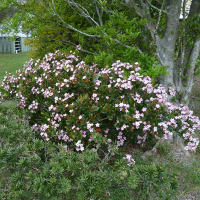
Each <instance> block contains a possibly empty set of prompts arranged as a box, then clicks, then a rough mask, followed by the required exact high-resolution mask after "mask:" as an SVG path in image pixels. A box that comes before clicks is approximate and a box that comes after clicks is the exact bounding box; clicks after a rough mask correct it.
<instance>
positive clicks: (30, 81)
mask: <svg viewBox="0 0 200 200" xmlns="http://www.w3.org/2000/svg"><path fill="white" fill-rule="evenodd" d="M139 70H140V67H139V66H138V63H135V64H134V65H131V64H129V63H122V62H120V61H117V62H115V63H114V64H113V65H112V66H111V67H106V68H103V69H98V67H97V66H95V65H94V66H87V65H86V63H85V62H83V61H79V59H78V57H76V56H75V54H73V53H71V54H70V55H65V54H63V53H60V52H59V51H57V52H55V53H50V54H48V55H46V56H45V57H44V58H43V59H42V60H36V61H34V60H32V59H31V60H30V61H29V62H28V63H26V64H25V68H24V70H23V71H18V72H17V75H16V76H13V75H10V74H7V75H6V76H5V78H4V80H3V82H2V83H1V88H0V92H1V93H0V94H1V97H2V98H10V97H15V98H17V99H18V100H19V107H20V108H22V109H27V110H28V111H29V118H30V124H31V126H32V128H33V130H35V131H37V132H38V133H39V134H40V136H41V137H43V138H44V139H45V140H47V141H49V140H50V141H51V140H53V141H59V142H62V143H65V144H64V145H65V146H66V149H73V150H77V151H83V150H84V149H85V147H86V145H91V146H93V145H94V140H93V135H94V134H97V133H98V134H101V135H103V137H105V138H106V140H107V142H106V143H107V144H108V143H110V142H111V141H114V142H116V144H117V145H118V146H122V145H124V143H125V142H132V143H138V144H140V145H142V146H145V145H149V146H152V145H153V144H155V142H156V141H157V140H159V139H161V138H165V139H171V138H173V137H174V136H175V134H179V135H180V136H181V137H182V138H183V139H184V140H185V142H186V147H185V149H187V150H192V151H195V150H196V148H197V146H198V144H199V140H198V139H197V138H196V137H195V134H196V132H197V131H198V130H199V129H200V121H199V118H198V117H196V116H194V115H193V113H192V111H190V110H189V109H188V107H186V106H184V105H180V106H178V105H175V104H173V103H170V102H168V101H167V97H168V94H167V92H166V91H165V89H164V88H163V87H162V86H161V85H160V86H158V87H156V88H155V87H154V86H153V85H152V82H151V78H150V77H148V76H143V75H141V74H140V73H139ZM169 93H170V95H174V94H175V91H174V90H173V89H172V88H171V89H170V91H169Z"/></svg>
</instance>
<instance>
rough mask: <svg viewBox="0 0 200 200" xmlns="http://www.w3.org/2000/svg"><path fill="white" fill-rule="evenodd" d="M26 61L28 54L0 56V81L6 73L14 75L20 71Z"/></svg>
mask: <svg viewBox="0 0 200 200" xmlns="http://www.w3.org/2000/svg"><path fill="white" fill-rule="evenodd" d="M28 60H29V55H28V53H20V54H0V80H2V79H3V77H4V75H5V72H6V71H7V72H10V73H13V74H14V73H15V72H16V70H18V69H22V67H23V65H24V63H25V62H26V61H28Z"/></svg>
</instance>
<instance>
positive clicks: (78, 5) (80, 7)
mask: <svg viewBox="0 0 200 200" xmlns="http://www.w3.org/2000/svg"><path fill="white" fill-rule="evenodd" d="M65 2H67V3H68V4H69V5H71V6H74V7H75V8H76V9H77V10H78V11H79V12H80V14H81V15H82V16H83V17H85V18H88V19H89V20H91V22H93V23H94V24H95V25H96V26H99V23H98V22H97V21H95V19H94V18H92V17H91V15H90V13H89V12H88V10H87V9H86V8H84V7H83V6H81V5H80V4H78V3H76V2H75V1H74V0H71V1H70V0H65Z"/></svg>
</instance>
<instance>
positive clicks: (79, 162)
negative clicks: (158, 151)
mask: <svg viewBox="0 0 200 200" xmlns="http://www.w3.org/2000/svg"><path fill="white" fill-rule="evenodd" d="M16 112H18V111H17V110H14V111H12V110H9V109H8V108H5V109H2V108H1V107H0V122H1V123H0V132H1V134H0V141H1V143H0V145H1V146H0V199H1V200H19V199H20V200H23V199H24V200H27V199H28V200H33V199H34V200H66V199H69V200H83V199H84V200H89V199H94V200H97V199H98V200H99V199H102V200H104V199H110V200H129V199H130V200H132V199H135V200H137V199H138V200H146V199H150V198H153V199H167V197H168V199H171V198H172V197H173V195H174V194H175V193H176V191H177V183H176V180H175V178H174V177H175V176H174V174H173V173H171V172H170V173H169V172H168V168H166V167H165V165H157V164H149V165H148V164H144V163H141V164H137V162H136V164H135V165H129V162H128V160H127V159H123V158H122V157H123V155H121V153H119V152H118V150H117V148H116V147H114V146H113V148H112V149H111V151H110V152H109V153H108V152H102V151H99V150H100V149H99V150H97V151H93V150H86V151H84V152H83V153H77V152H66V151H65V149H64V146H63V145H60V144H59V145H56V144H55V143H47V142H46V141H43V140H39V139H37V138H35V133H33V132H32V131H30V130H29V128H28V126H27V125H26V123H24V122H23V121H22V120H20V119H18V117H17V116H16V115H15V113H16ZM10 133H12V134H10ZM101 142H102V140H101V139H98V143H99V144H100V143H101ZM113 153H115V155H114V156H113V155H112V154H113Z"/></svg>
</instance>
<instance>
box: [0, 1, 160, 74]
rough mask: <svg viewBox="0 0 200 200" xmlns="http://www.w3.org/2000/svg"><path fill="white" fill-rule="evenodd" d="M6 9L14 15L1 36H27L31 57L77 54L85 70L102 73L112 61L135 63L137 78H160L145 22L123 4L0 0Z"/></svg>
mask: <svg viewBox="0 0 200 200" xmlns="http://www.w3.org/2000/svg"><path fill="white" fill-rule="evenodd" d="M36 2H37V3H36ZM52 2H54V3H52ZM36 4H37V6H35V5H36ZM12 6H13V7H15V8H16V9H15V10H16V11H17V12H16V13H15V15H14V16H13V17H11V18H8V19H7V20H6V22H5V24H6V25H5V28H4V30H5V31H10V30H11V31H13V29H14V30H15V31H16V32H18V30H19V27H21V29H22V31H23V32H24V33H31V35H32V37H31V38H29V40H28V44H29V45H30V46H31V47H32V56H34V57H37V58H38V57H39V58H42V57H43V56H44V55H45V54H46V53H49V52H55V51H56V50H58V49H59V50H62V51H68V52H69V51H70V50H73V51H74V50H76V49H79V50H80V53H79V55H80V57H81V58H82V59H83V58H84V60H85V61H86V62H87V63H89V64H92V63H93V62H94V63H97V64H100V65H101V66H102V67H104V66H106V65H111V64H112V63H113V62H114V61H115V60H118V59H120V60H121V61H123V62H132V61H133V60H137V61H138V62H141V63H143V65H142V70H143V73H146V74H148V75H150V76H153V77H156V76H158V75H159V74H161V73H163V72H164V69H163V68H161V67H160V66H159V63H158V62H157V61H156V59H155V56H154V55H153V53H154V51H155V49H154V47H153V44H152V41H151V39H150V38H149V33H148V31H147V30H146V29H145V27H144V24H145V23H146V20H144V19H140V18H139V17H138V16H137V15H136V14H135V12H134V11H133V10H129V9H127V7H126V6H125V5H124V4H123V2H117V1H116V2H115V1H112V2H107V1H99V0H85V1H64V0H56V1H49V0H42V1H41V0H38V1H35V0H29V1H27V2H26V3H25V4H22V3H20V2H19V1H17V0H4V1H3V3H2V4H1V5H0V8H1V7H3V8H5V7H6V8H7V7H12ZM41 13H43V14H42V15H41ZM87 16H88V17H87ZM150 45H151V48H149V46H150Z"/></svg>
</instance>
